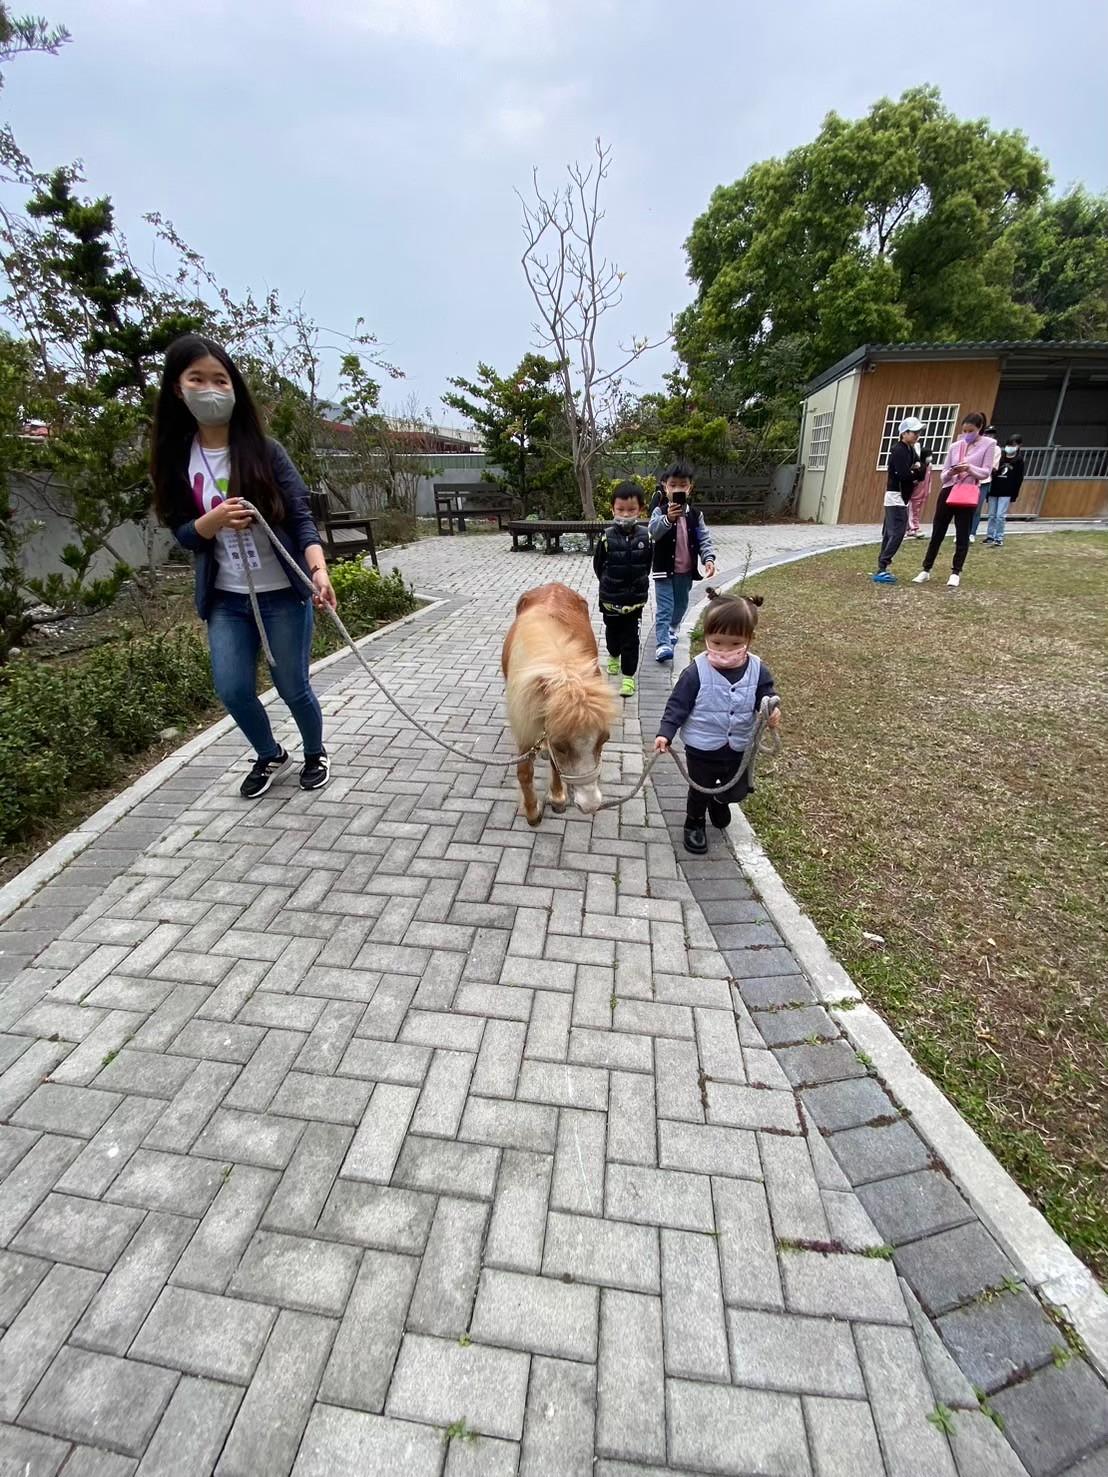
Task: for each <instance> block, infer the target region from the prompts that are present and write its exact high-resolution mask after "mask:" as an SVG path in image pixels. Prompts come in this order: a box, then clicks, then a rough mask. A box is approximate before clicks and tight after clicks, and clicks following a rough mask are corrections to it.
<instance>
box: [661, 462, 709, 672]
mask: <svg viewBox="0 0 1108 1477" xmlns="http://www.w3.org/2000/svg"><path fill="white" fill-rule="evenodd" d="M662 490H663V496H664V499H665V500H664V501H660V500H659V499H658V497H657V495H655V500H654V504H653V510H652V512H651V515H650V525H649V527H650V540H651V543H652V544H653V545H654V604H655V610H656V612H657V614H656V618H655V623H654V634H655V641H656V646H655V650H654V659H655V661H659V662H671V661H672V660H673V648H674V646H675V645H676V642H677V633H678V631H679V630H680V628H681V622H682V621H683V620H684V619H685V612H686V610H688V608H689V594H690V592H691V590H692V587H693V582H694V580H698V579H700V577H701V576H700V567H701V565H703V566H704V574H705V576H706V577H707V578H708V579H711V578H712V576H713V575H714V574H715V572H716V547H715V544H714V543H713V542H712V535H711V533H710V531H709V529H708V525H707V523H705V521H704V514H703V513H702V512H701V511H700V509H699V508H694V507H693V504H692V493H693V469H692V467H691V466H690V465H689V463H688V462H685V461H676V462H674V463H673V465H672V466H671V467H669V468H668V469H667V470H666V472H665V473H664V475H663V477H662Z"/></svg>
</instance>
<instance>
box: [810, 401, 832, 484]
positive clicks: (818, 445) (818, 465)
mask: <svg viewBox="0 0 1108 1477" xmlns="http://www.w3.org/2000/svg"><path fill="white" fill-rule="evenodd" d="M834 422H835V412H834V411H833V410H821V411H818V412H817V413H816V414H815V415H813V416H812V430H811V434H810V435H809V437H808V470H809V472H824V471H826V470H827V455H828V452H829V451H830V450H831V428H832V426H833V425H834Z"/></svg>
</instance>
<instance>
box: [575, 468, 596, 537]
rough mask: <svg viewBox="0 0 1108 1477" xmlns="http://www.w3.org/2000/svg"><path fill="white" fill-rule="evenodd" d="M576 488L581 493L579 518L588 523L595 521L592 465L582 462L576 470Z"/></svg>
mask: <svg viewBox="0 0 1108 1477" xmlns="http://www.w3.org/2000/svg"><path fill="white" fill-rule="evenodd" d="M577 487H578V490H579V491H580V493H581V516H582V518H585V519H587V520H588V521H589V522H590V523H594V522H595V521H596V499H595V497H594V496H593V485H592V465H591V463H589V462H582V463H581V464H580V466H579V467H578V468H577Z"/></svg>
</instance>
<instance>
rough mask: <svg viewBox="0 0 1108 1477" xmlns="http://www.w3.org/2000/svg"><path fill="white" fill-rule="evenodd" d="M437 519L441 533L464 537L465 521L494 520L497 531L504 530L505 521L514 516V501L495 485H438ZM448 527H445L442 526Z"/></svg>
mask: <svg viewBox="0 0 1108 1477" xmlns="http://www.w3.org/2000/svg"><path fill="white" fill-rule="evenodd" d="M434 487H435V518H436V520H437V521H438V525H439V533H440V534H447V533H453V532H454V525H455V523H456V524H457V525H458V532H459V533H465V531H466V517H467V515H468V516H469V517H470V518H495V519H496V526H497V528H501V529H502V528H503V527H504V519H505V518H512V517H514V516H515V511H516V510H515V507H514V506H513V504H512V500H511V498H510V497H509V496H508V495H507V494H506V493H505V492H504V490H503V489H502V488H500V487H497V486H496V484H495V483H493V482H436V483H435V484H434ZM444 524H445V525H446V526H445V527H444V526H443V525H444Z"/></svg>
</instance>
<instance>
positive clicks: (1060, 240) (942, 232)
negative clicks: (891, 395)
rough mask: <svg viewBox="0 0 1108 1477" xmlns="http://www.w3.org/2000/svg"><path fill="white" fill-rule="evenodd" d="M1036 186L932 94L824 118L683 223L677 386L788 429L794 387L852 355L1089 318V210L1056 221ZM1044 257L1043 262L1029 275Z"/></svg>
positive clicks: (1011, 334)
mask: <svg viewBox="0 0 1108 1477" xmlns="http://www.w3.org/2000/svg"><path fill="white" fill-rule="evenodd" d="M1049 186H1050V176H1049V173H1048V169H1047V165H1046V162H1045V160H1043V158H1042V157H1041V156H1040V155H1039V154H1038V153H1036V151H1035V150H1034V149H1032V148H1031V147H1030V145H1029V144H1028V143H1027V141H1026V139H1025V138H1024V137H1023V135H1022V134H1020V133H1016V132H1006V131H997V130H995V129H992V128H990V127H989V125H988V124H987V122H985V121H984V120H977V121H965V120H962V119H959V118H956V117H955V116H954V115H953V114H952V113H951V112H950V111H949V110H948V109H947V108H946V107H944V105H943V103H942V101H941V99H940V96H939V93H938V90H937V89H935V88H931V87H919V88H913V89H911V90H910V91H908V92H906V93H904V94H903V96H902V97H901V98H900V99H899V100H897V101H892V100H890V99H883V100H882V101H880V102H878V103H876V104H875V105H874V106H873V107H872V108H871V109H870V111H869V113H868V114H867V115H866V116H865V117H864V118H860V119H857V120H853V121H851V120H847V119H843V118H840V117H839V116H838V115H837V114H834V113H832V114H830V115H829V116H828V117H827V119H826V120H825V122H824V124H823V127H822V128H821V130H820V132H819V134H818V136H817V137H816V138H815V139H814V140H813V141H812V142H811V143H808V144H804V145H802V146H801V147H800V148H797V149H794V150H793V151H792V152H791V153H789V154H787V155H786V156H785V157H784V158H783V159H769V160H766V161H764V162H762V163H760V164H756V165H754V166H753V167H752V168H751V169H749V170H748V171H747V172H746V174H745V175H744V176H743V177H742V178H741V179H739V180H737V181H736V182H735V183H734V184H731V185H726V186H722V187H721V188H719V189H717V190H716V191H715V193H714V194H713V196H712V199H711V202H710V204H709V206H708V209H707V210H706V211H705V213H704V214H703V215H702V216H700V217H699V218H698V219H697V221H696V222H695V224H694V225H693V229H692V232H691V234H690V236H689V239H688V241H687V243H686V246H687V251H688V258H689V269H690V275H691V277H692V279H693V281H694V282H695V284H696V288H697V295H696V299H695V301H694V302H693V303H692V305H691V306H690V307H689V308H687V309H686V310H685V312H684V313H683V314H682V315H681V317H680V319H679V322H678V347H679V350H680V353H681V355H682V357H683V359H684V360H685V362H686V364H687V365H688V366H689V369H690V372H691V375H692V378H693V380H694V383H699V384H700V385H702V386H705V387H710V388H711V389H712V391H713V392H714V393H715V395H716V397H717V399H721V400H724V401H728V402H729V403H730V404H731V405H733V406H734V407H735V408H736V410H738V411H740V412H741V413H742V414H743V416H744V418H745V419H747V420H749V421H751V422H753V423H755V424H757V423H759V422H761V423H762V424H765V423H766V422H767V421H769V420H773V419H778V420H780V421H782V422H783V423H787V422H788V421H789V420H791V419H792V417H793V416H794V415H795V409H796V403H797V396H798V391H799V387H800V386H801V384H802V383H803V381H804V380H805V379H807V378H808V377H809V376H811V375H812V374H814V373H815V372H816V371H818V370H819V369H821V368H823V367H824V366H826V365H827V364H830V363H831V362H833V361H834V360H835V359H837V358H840V357H841V356H842V355H843V354H846V353H848V352H849V351H850V350H851V349H852V348H855V347H856V346H857V345H859V344H862V343H866V342H895V341H904V340H911V339H924V340H938V339H993V338H1029V337H1036V336H1039V335H1040V334H1047V335H1049V334H1052V333H1056V332H1060V331H1063V329H1062V325H1063V323H1087V322H1090V321H1095V320H1096V317H1097V313H1098V311H1099V309H1098V307H1097V303H1098V302H1101V301H1102V299H1103V266H1102V264H1103V256H1102V251H1101V245H1100V244H1099V243H1098V241H1097V238H1096V230H1095V223H1096V218H1097V210H1098V209H1099V207H1100V206H1101V205H1102V204H1103V202H1095V201H1089V199H1088V197H1078V198H1071V204H1070V206H1069V207H1068V209H1062V205H1063V203H1064V202H1053V203H1052V202H1050V201H1049V197H1048V191H1049ZM1067 198H1070V197H1067ZM1044 243H1054V245H1055V251H1056V258H1057V260H1056V263H1055V264H1054V265H1051V264H1049V263H1047V264H1046V265H1045V268H1040V267H1039V266H1038V265H1037V263H1038V260H1039V256H1038V253H1039V252H1040V251H1041V249H1042V246H1043V244H1044ZM1044 270H1045V276H1046V278H1047V279H1048V280H1044V276H1043V273H1044ZM1098 274H1099V280H1100V286H1099V287H1098V286H1097V279H1098ZM1059 276H1062V277H1064V278H1065V280H1066V281H1067V282H1068V283H1069V284H1070V285H1069V288H1068V289H1067V290H1064V291H1062V292H1061V294H1060V296H1059V291H1058V287H1057V278H1058V277H1059Z"/></svg>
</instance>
